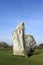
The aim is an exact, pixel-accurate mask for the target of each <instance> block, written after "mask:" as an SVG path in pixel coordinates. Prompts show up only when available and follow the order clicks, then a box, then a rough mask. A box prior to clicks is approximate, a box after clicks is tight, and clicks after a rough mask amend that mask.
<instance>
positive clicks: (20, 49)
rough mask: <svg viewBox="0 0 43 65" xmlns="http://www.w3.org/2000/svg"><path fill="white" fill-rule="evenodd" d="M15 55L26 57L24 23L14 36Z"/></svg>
mask: <svg viewBox="0 0 43 65" xmlns="http://www.w3.org/2000/svg"><path fill="white" fill-rule="evenodd" d="M12 39H13V54H14V55H23V56H24V23H20V24H19V25H18V26H17V27H16V29H15V31H14V32H13V34H12Z"/></svg>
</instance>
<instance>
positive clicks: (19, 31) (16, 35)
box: [12, 23, 36, 56]
mask: <svg viewBox="0 0 43 65" xmlns="http://www.w3.org/2000/svg"><path fill="white" fill-rule="evenodd" d="M24 31H25V26H24V23H20V24H19V25H18V26H17V27H16V29H15V31H14V32H13V34H12V40H13V55H22V56H28V54H29V53H32V52H33V50H34V48H35V45H36V42H35V40H34V38H33V36H32V35H25V33H24Z"/></svg>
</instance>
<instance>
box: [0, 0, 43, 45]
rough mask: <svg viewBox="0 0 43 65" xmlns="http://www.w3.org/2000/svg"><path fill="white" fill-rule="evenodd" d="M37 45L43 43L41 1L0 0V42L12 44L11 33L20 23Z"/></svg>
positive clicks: (42, 5)
mask: <svg viewBox="0 0 43 65" xmlns="http://www.w3.org/2000/svg"><path fill="white" fill-rule="evenodd" d="M22 21H23V22H24V23H25V33H27V34H32V35H33V36H34V38H35V40H36V42H37V44H39V43H42V42H43V0H0V41H5V42H9V43H10V44H12V39H11V36H12V32H13V30H14V29H15V28H16V26H17V25H18V24H19V23H20V22H22Z"/></svg>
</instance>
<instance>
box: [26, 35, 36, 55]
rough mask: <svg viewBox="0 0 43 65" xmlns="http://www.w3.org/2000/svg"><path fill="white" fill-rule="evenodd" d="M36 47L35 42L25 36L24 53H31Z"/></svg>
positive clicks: (30, 36) (28, 36)
mask: <svg viewBox="0 0 43 65" xmlns="http://www.w3.org/2000/svg"><path fill="white" fill-rule="evenodd" d="M35 46H36V42H35V40H34V37H33V36H32V35H25V52H26V54H29V53H32V52H33V51H34V48H35Z"/></svg>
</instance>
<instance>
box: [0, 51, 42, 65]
mask: <svg viewBox="0 0 43 65" xmlns="http://www.w3.org/2000/svg"><path fill="white" fill-rule="evenodd" d="M0 65H43V50H35V51H34V53H33V55H32V56H30V57H28V58H26V57H22V56H13V54H12V51H11V50H0Z"/></svg>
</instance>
